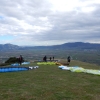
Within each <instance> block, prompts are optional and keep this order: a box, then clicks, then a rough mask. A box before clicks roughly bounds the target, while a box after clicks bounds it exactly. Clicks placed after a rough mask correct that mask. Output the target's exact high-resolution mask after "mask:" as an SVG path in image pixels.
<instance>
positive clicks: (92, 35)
mask: <svg viewBox="0 0 100 100" xmlns="http://www.w3.org/2000/svg"><path fill="white" fill-rule="evenodd" d="M4 37H5V38H4ZM78 41H80V42H91V43H100V1H98V0H74V1H73V0H70V2H69V0H59V1H58V0H0V43H12V44H17V45H33V46H35V45H56V44H62V43H65V42H78Z"/></svg>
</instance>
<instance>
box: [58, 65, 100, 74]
mask: <svg viewBox="0 0 100 100" xmlns="http://www.w3.org/2000/svg"><path fill="white" fill-rule="evenodd" d="M58 68H60V69H62V70H70V71H71V72H84V73H90V74H95V75H100V70H94V69H84V68H82V67H78V66H74V67H67V66H63V65H61V66H58Z"/></svg>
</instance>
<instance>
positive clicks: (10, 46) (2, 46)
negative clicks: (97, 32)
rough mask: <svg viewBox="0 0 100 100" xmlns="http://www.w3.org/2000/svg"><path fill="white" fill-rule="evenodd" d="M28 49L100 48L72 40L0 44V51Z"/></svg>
mask: <svg viewBox="0 0 100 100" xmlns="http://www.w3.org/2000/svg"><path fill="white" fill-rule="evenodd" d="M29 49H44V50H45V49H52V50H54V49H59V50H60V49H63V50H65V49H80V50H81V49H94V50H100V44H93V43H83V42H73V43H64V44H61V45H53V46H18V45H13V44H9V43H8V44H0V51H2V50H29Z"/></svg>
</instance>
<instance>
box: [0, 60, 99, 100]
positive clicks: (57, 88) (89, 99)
mask: <svg viewBox="0 0 100 100" xmlns="http://www.w3.org/2000/svg"><path fill="white" fill-rule="evenodd" d="M35 65H36V63H31V64H30V65H27V66H35ZM70 66H79V67H83V68H90V69H100V66H96V65H93V64H89V63H84V62H80V61H71V64H70ZM0 100H100V76H98V75H92V74H86V73H75V72H70V71H66V70H61V69H59V68H58V65H41V66H39V68H38V69H34V70H29V71H20V72H9V73H0Z"/></svg>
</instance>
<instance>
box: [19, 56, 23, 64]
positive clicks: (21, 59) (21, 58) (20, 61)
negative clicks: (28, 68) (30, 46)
mask: <svg viewBox="0 0 100 100" xmlns="http://www.w3.org/2000/svg"><path fill="white" fill-rule="evenodd" d="M22 62H23V57H22V55H20V57H19V64H20V65H21V64H22Z"/></svg>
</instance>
